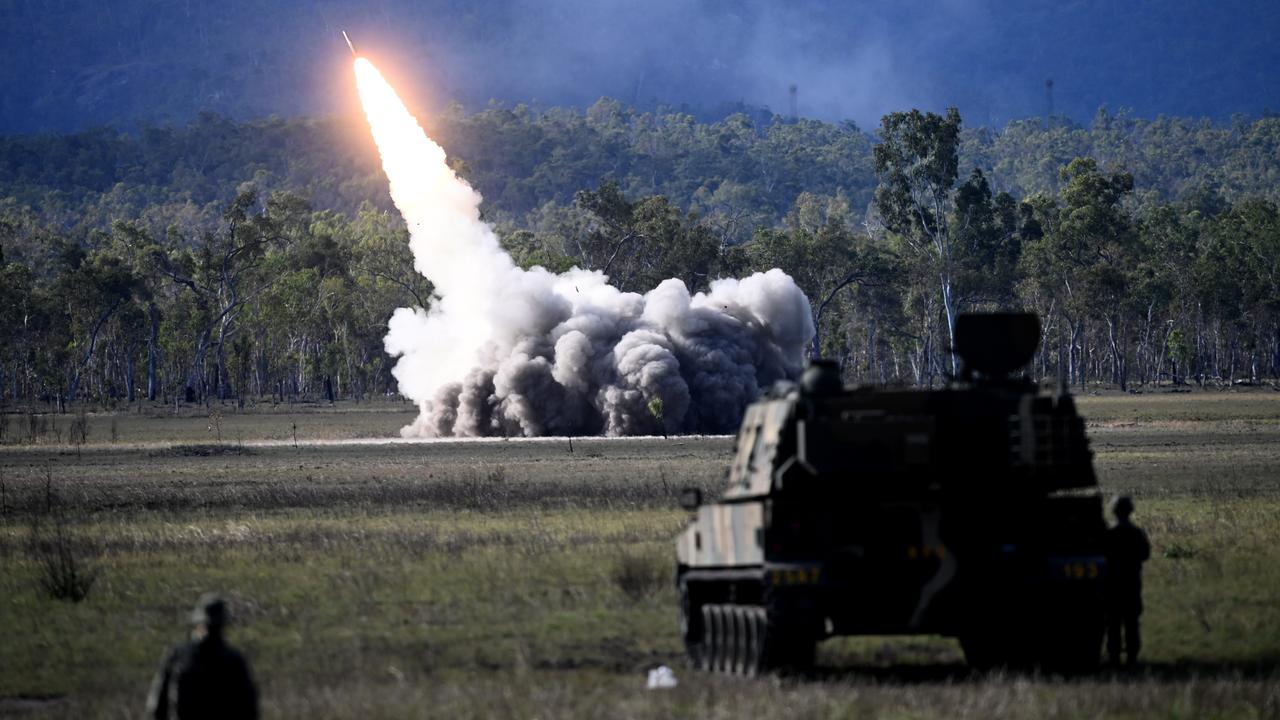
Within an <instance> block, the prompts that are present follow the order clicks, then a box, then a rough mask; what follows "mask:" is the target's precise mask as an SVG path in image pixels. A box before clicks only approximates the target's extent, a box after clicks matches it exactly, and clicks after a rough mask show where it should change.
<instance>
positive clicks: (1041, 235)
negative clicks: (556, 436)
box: [0, 99, 1280, 408]
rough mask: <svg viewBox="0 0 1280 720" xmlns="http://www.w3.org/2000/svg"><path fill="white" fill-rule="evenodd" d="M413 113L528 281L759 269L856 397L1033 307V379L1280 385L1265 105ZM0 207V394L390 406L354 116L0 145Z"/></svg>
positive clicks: (367, 160)
mask: <svg viewBox="0 0 1280 720" xmlns="http://www.w3.org/2000/svg"><path fill="white" fill-rule="evenodd" d="M424 124H425V125H426V128H427V130H428V132H429V133H430V134H431V135H432V136H433V137H435V138H437V139H438V140H439V141H440V142H441V144H442V145H443V146H444V147H445V148H446V150H447V151H448V152H449V153H450V157H451V162H452V163H453V165H454V167H455V169H456V170H457V171H458V172H459V174H460V175H462V176H463V177H465V178H467V179H468V180H469V181H470V182H471V183H472V184H473V185H475V186H476V187H477V188H478V189H479V190H480V191H481V192H482V193H483V195H484V197H485V204H484V206H483V212H484V214H485V217H486V219H487V220H489V221H490V222H491V223H493V224H494V225H495V227H496V228H498V230H499V234H500V236H501V237H502V239H503V242H504V244H505V245H506V247H507V248H508V250H509V251H510V252H511V254H512V255H513V257H514V258H515V259H516V260H517V261H518V262H520V263H521V264H523V265H525V266H531V265H535V264H537V265H543V266H546V267H549V268H552V269H563V268H568V267H570V266H573V265H577V266H580V267H586V268H591V269H602V270H605V271H606V272H607V273H608V274H609V275H610V277H611V278H613V281H614V283H615V284H616V285H618V286H619V287H620V288H622V289H624V290H628V291H635V292H644V291H645V290H647V289H649V288H651V287H653V286H654V285H655V284H656V283H657V282H658V281H660V280H662V279H665V278H668V277H679V278H681V279H683V280H684V281H685V282H686V283H687V284H688V285H689V286H690V287H691V288H692V289H695V290H696V289H702V288H705V287H706V286H707V284H708V282H709V281H710V280H712V279H714V278H716V277H722V276H731V275H733V276H736V275H741V274H744V273H749V272H752V271H755V270H763V269H768V268H772V267H781V268H782V269H784V270H786V271H787V272H788V273H790V274H792V275H793V276H794V277H795V278H796V280H797V281H798V282H799V283H800V285H801V287H802V288H803V289H804V290H805V292H806V293H807V294H808V296H809V298H810V300H811V301H812V303H813V312H814V316H815V319H816V320H817V321H818V323H817V325H818V328H819V335H818V338H817V339H816V340H815V348H814V352H815V353H816V354H821V355H825V356H830V357H835V358H838V359H839V360H840V361H841V364H842V367H843V369H844V373H845V376H846V379H847V380H848V381H850V382H859V383H877V384H889V383H908V384H921V385H937V384H939V383H941V382H944V381H945V380H946V378H947V377H948V376H949V375H950V374H952V373H954V371H955V367H954V365H953V364H952V359H951V357H950V355H949V353H948V350H947V348H948V347H949V346H950V342H951V338H950V332H951V328H952V326H953V321H954V317H955V315H956V314H958V313H960V312H964V311H966V310H981V309H997V308H1026V309H1030V310H1034V311H1036V312H1038V313H1039V314H1040V316H1041V318H1042V321H1043V330H1044V331H1043V338H1042V344H1041V351H1040V353H1039V354H1038V355H1037V358H1036V360H1035V364H1034V368H1033V372H1034V374H1035V375H1036V376H1037V377H1038V378H1041V379H1048V380H1053V379H1062V380H1064V381H1067V382H1070V383H1072V384H1075V385H1080V386H1087V385H1089V384H1091V383H1094V384H1097V383H1101V384H1107V385H1114V386H1116V387H1119V388H1124V389H1129V388H1133V387H1140V386H1149V385H1152V384H1157V383H1160V384H1183V383H1193V382H1194V383H1201V384H1213V385H1217V386H1226V385H1230V384H1235V383H1240V382H1248V383H1260V382H1269V381H1270V382H1273V381H1275V380H1276V378H1277V377H1278V376H1280V210H1278V203H1280V190H1278V188H1280V182H1278V181H1280V118H1277V117H1263V118H1258V119H1253V120H1248V119H1238V120H1236V121H1234V122H1232V123H1230V124H1227V125H1222V124H1215V123H1212V122H1209V121H1196V120H1186V119H1177V118H1160V119H1156V120H1141V119H1135V118H1131V117H1127V116H1125V115H1124V114H1118V115H1113V114H1109V113H1107V112H1106V111H1100V112H1099V113H1098V115H1097V117H1096V118H1095V119H1094V121H1093V122H1092V124H1090V125H1089V126H1081V125H1078V124H1073V123H1071V122H1069V121H1067V120H1065V119H1061V118H1055V119H1054V120H1052V121H1050V122H1045V121H1040V120H1026V121H1019V122H1014V123H1011V124H1009V125H1007V126H1006V127H1004V128H1002V129H986V128H978V129H969V128H964V127H962V124H961V119H960V116H959V114H958V113H956V112H954V111H950V112H948V113H946V114H944V115H936V114H932V113H921V112H918V111H911V112H902V113H892V114H890V115H887V116H885V117H884V118H883V120H882V122H881V125H880V127H879V128H877V130H876V131H875V132H874V133H868V132H865V131H863V130H862V129H859V128H858V127H856V126H854V125H853V124H851V123H844V124H830V123H823V122H818V121H812V120H792V119H786V118H782V117H779V116H776V115H775V116H768V115H765V114H763V113H758V112H757V113H739V114H733V115H730V116H728V117H726V118H725V119H723V120H720V121H716V122H700V121H698V120H697V119H696V118H694V117H692V116H689V115H686V114H681V113H674V112H659V113H649V112H640V111H636V110H634V109H631V108H629V107H627V106H625V105H623V104H621V103H619V102H616V101H613V100H608V99H604V100H601V101H599V102H597V103H595V104H594V105H592V106H591V107H590V108H588V109H587V110H586V111H585V112H578V111H573V110H570V109H552V110H545V111H540V112H535V111H534V110H531V109H530V108H527V107H524V106H516V107H514V108H504V107H498V106H494V107H491V108H489V109H487V110H485V111H483V112H479V113H472V114H468V113H465V112H463V111H462V110H461V109H459V108H456V107H455V108H451V109H450V110H449V111H448V112H445V113H443V114H441V115H439V116H436V117H430V118H427V119H426V121H425V123H424ZM0 193H3V196H2V197H3V199H0V402H3V403H4V404H6V405H10V406H13V405H18V406H22V407H34V406H35V405H37V404H45V405H46V406H48V405H52V406H56V407H59V408H62V407H65V406H66V404H67V403H68V402H84V401H88V402H94V403H101V404H104V405H115V404H120V403H126V402H134V401H138V400H142V399H147V400H154V401H163V402H167V403H174V402H178V403H181V402H207V401H210V400H212V399H215V398H221V399H224V400H236V401H238V402H241V403H244V402H258V401H261V400H266V399H276V400H286V399H329V400H332V399H337V398H354V399H364V398H370V397H375V396H376V397H381V396H386V395H389V394H393V393H394V392H395V382H394V379H393V378H392V377H391V375H390V372H389V369H390V366H391V364H392V362H393V361H392V359H391V358H389V357H388V356H386V355H385V354H384V353H383V350H382V336H383V334H384V333H385V323H386V320H387V318H388V317H389V316H390V314H391V311H392V310H393V309H394V308H396V307H399V306H414V305H416V306H428V305H429V304H430V303H431V302H432V295H431V292H432V291H431V287H430V285H429V284H428V283H427V282H426V280H425V279H424V278H422V276H420V275H418V274H417V273H415V272H414V270H413V267H412V259H411V257H410V255H409V251H408V248H407V242H406V240H407V233H406V231H405V229H404V227H403V224H402V222H401V221H400V218H399V216H398V215H397V214H396V213H395V212H394V210H393V209H392V208H391V207H390V203H389V200H388V199H387V197H386V185H385V179H384V178H383V176H382V175H381V171H380V169H379V167H378V165H377V160H376V154H375V152H374V150H373V148H372V144H371V142H370V141H369V139H368V133H367V130H366V128H364V127H362V126H361V125H359V124H357V123H353V122H348V121H341V120H263V121H254V122H247V123H237V122H233V121H230V120H227V119H224V118H220V117H216V116H212V115H203V116H201V117H200V118H199V119H198V120H197V121H195V122H193V123H192V124H190V125H188V126H186V127H182V128H144V129H142V130H141V131H139V132H136V133H131V134H126V133H119V132H115V131H109V130H94V131H88V132H83V133H78V134H71V135H27V136H10V137H3V138H0Z"/></svg>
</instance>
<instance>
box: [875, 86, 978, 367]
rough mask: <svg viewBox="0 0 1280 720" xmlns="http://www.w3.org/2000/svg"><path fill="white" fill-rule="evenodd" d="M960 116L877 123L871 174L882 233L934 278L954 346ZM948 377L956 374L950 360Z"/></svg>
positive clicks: (905, 116) (908, 115) (900, 116)
mask: <svg viewBox="0 0 1280 720" xmlns="http://www.w3.org/2000/svg"><path fill="white" fill-rule="evenodd" d="M959 149H960V112H959V111H958V110H956V109H955V108H949V109H948V110H947V112H946V114H945V115H938V114H936V113H922V112H920V111H919V110H911V111H908V112H895V113H889V114H888V115H885V116H884V117H883V118H882V119H881V121H880V143H879V144H878V145H876V146H875V169H876V174H877V176H878V177H879V180H880V184H879V186H878V187H877V188H876V195H875V206H876V209H877V211H878V212H879V216H880V221H881V222H882V223H883V224H884V227H885V229H887V230H889V231H890V232H892V233H895V234H896V235H897V236H899V237H900V238H901V239H902V240H903V242H904V243H905V244H906V246H907V248H909V249H910V251H911V252H912V253H914V254H915V255H916V256H917V257H918V258H919V259H921V260H922V261H923V262H924V263H925V264H926V265H927V268H928V271H929V272H930V273H931V274H932V275H933V277H934V281H935V282H936V287H937V288H938V291H939V295H940V297H941V300H942V309H943V313H944V314H945V318H946V325H947V339H948V340H949V341H950V344H951V345H952V346H954V345H955V324H956V313H957V311H958V308H957V306H956V297H955V295H954V290H955V288H954V281H955V275H956V271H957V262H958V249H957V246H956V242H955V234H954V232H953V228H952V226H951V222H950V215H951V211H952V208H953V207H954V205H955V199H954V197H953V192H952V191H953V188H954V186H955V183H956V178H957V177H958V175H959ZM950 364H951V372H952V374H958V373H959V367H958V363H957V360H956V357H955V355H954V354H953V353H952V354H951V363H950Z"/></svg>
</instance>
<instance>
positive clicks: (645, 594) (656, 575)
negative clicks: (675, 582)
mask: <svg viewBox="0 0 1280 720" xmlns="http://www.w3.org/2000/svg"><path fill="white" fill-rule="evenodd" d="M611 577H612V579H613V584H614V585H617V586H618V589H619V590H621V591H622V594H623V595H625V596H626V597H627V598H628V599H629V600H631V601H632V602H639V601H640V600H644V599H646V598H650V597H653V596H654V595H656V594H657V593H658V592H659V591H660V590H661V589H662V587H663V586H664V585H665V584H666V582H667V572H666V566H665V565H664V564H663V563H661V562H659V561H657V560H655V559H654V558H652V557H650V556H648V555H642V554H637V553H624V554H623V555H622V556H621V557H619V558H618V560H617V562H615V563H614V566H613V573H612V575H611Z"/></svg>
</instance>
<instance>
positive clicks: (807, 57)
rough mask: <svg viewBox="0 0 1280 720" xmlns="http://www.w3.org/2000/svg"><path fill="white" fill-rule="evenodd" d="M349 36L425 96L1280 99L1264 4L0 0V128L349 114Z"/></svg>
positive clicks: (1235, 0) (1079, 109) (1265, 104)
mask: <svg viewBox="0 0 1280 720" xmlns="http://www.w3.org/2000/svg"><path fill="white" fill-rule="evenodd" d="M340 29H347V30H348V31H350V33H351V34H352V36H353V38H354V39H355V41H356V43H357V45H358V46H359V47H361V49H362V50H363V51H365V52H368V53H369V54H370V55H372V56H374V57H375V58H376V59H377V60H379V61H380V64H382V65H384V66H386V67H387V68H388V72H389V74H391V75H392V76H394V77H395V78H396V80H397V81H398V82H400V83H402V84H404V85H406V86H407V87H406V88H405V89H406V91H407V92H408V93H409V94H410V95H411V96H412V97H414V98H415V99H417V101H418V102H419V103H420V104H421V105H422V106H424V107H425V109H428V110H431V109H438V108H439V107H442V106H443V105H444V104H445V103H446V102H448V101H449V100H460V101H462V102H464V104H466V105H468V106H471V107H476V106H478V105H482V104H483V103H484V102H486V101H487V100H488V99H490V98H496V99H498V100H500V101H503V102H508V103H512V102H521V101H535V102H538V103H540V104H542V105H559V104H575V105H586V104H589V103H591V102H593V101H594V100H595V99H597V98H599V97H600V96H601V95H610V96H613V97H617V98H619V99H621V100H624V101H627V102H634V103H637V104H639V105H641V106H643V107H652V106H653V105H654V104H656V103H662V104H668V105H672V106H676V107H680V106H681V105H688V106H689V107H690V108H691V109H698V110H704V111H713V110H714V109H715V108H717V107H719V106H721V105H723V104H725V103H733V102H739V101H741V102H744V103H747V104H750V105H763V106H768V107H770V108H771V109H773V110H774V111H777V112H782V113H786V112H789V105H790V103H789V97H788V88H789V87H790V86H791V85H792V84H794V85H796V86H798V108H799V111H800V114H801V115H806V116H813V117H820V118H824V119H829V120H840V119H853V120H855V121H857V122H858V123H859V124H860V125H861V126H863V127H868V128H869V127H873V126H874V125H875V124H876V123H877V122H878V118H879V117H880V116H881V115H882V114H884V113H886V112H889V111H892V110H900V109H905V108H910V107H922V108H928V109H941V108H943V107H945V106H947V105H950V104H954V105H957V106H959V107H960V109H961V112H962V113H963V114H964V116H965V119H966V122H967V123H968V124H971V125H973V124H988V123H992V124H1000V123H1003V122H1005V121H1007V120H1008V119H1011V118H1017V117H1026V116H1031V115H1043V114H1044V113H1045V112H1046V111H1047V110H1048V104H1049V98H1048V97H1047V95H1046V88H1045V80H1046V79H1049V78H1052V79H1053V80H1054V97H1053V102H1054V110H1055V111H1056V112H1058V113H1061V114H1066V115H1068V116H1070V117H1073V118H1074V119H1077V120H1081V121H1087V120H1088V119H1089V118H1090V117H1091V116H1092V115H1093V114H1094V112H1095V111H1096V110H1097V108H1098V106H1099V105H1101V104H1107V105H1109V106H1110V107H1111V108H1113V109H1115V108H1119V107H1130V108H1132V109H1133V110H1134V111H1135V112H1136V113H1137V114H1139V115H1144V116H1154V115H1157V114H1174V115H1196V116H1211V117H1215V118H1219V119H1223V118H1226V117H1229V116H1230V115H1231V114H1233V113H1240V112H1242V113H1250V114H1255V115H1256V114H1260V113H1261V112H1263V111H1264V110H1266V109H1268V108H1276V109H1280V72H1277V71H1276V68H1277V67H1280V43H1277V42H1276V38H1278V37H1280V2H1276V0H1265V1H1263V0H1225V1H1224V2H1212V3H1210V2H1190V1H1188V0H1137V1H1130V2H1123V3H1117V2H1111V1H1107V2H1101V1H1099V2H1092V1H1088V0H1057V1H1054V2H1050V1H1048V0H1024V1H1021V2H998V1H997V0H936V1H931V2H924V1H912V0H875V1H869V0H862V1H858V0H852V1H850V2H819V1H817V0H793V1H792V2H771V1H765V0H736V1H730V0H647V1H646V2H623V1H621V0H542V1H533V0H487V1H486V0H482V1H477V2H461V1H458V0H372V1H371V2H353V1H351V0H343V1H341V2H339V1H337V0H320V1H314V0H311V1H304V0H224V1H223V2H219V3H203V2H199V0H112V2H110V3H103V2H101V1H100V0H4V2H2V3H0V39H2V40H3V43H4V47H5V49H6V58H7V59H9V60H10V62H6V63H5V64H4V65H3V67H2V68H0V81H2V83H3V84H2V85H0V88H3V94H2V95H0V130H10V131H11V130H14V129H21V130H33V129H43V128H63V127H83V126H85V125H88V124H93V123H101V122H115V123H126V124H127V123H129V122H131V121H136V120H138V119H147V120H150V121H153V122H156V121H159V122H166V121H171V122H182V121H185V119H186V118H188V117H190V116H191V115H192V114H194V113H195V112H196V111H198V110H200V109H212V110H215V111H218V112H223V113H229V114H233V115H236V116H240V117H244V116H254V115H266V114H273V113H274V114H281V115H300V114H314V113H324V114H332V113H334V112H344V111H346V103H348V102H349V77H348V76H346V75H345V74H344V72H343V69H344V68H345V67H346V64H347V62H348V60H349V58H347V57H345V52H346V49H345V45H343V43H342V40H341V37H340V36H339V35H338V31H339V30H340Z"/></svg>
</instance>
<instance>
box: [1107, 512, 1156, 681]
mask: <svg viewBox="0 0 1280 720" xmlns="http://www.w3.org/2000/svg"><path fill="white" fill-rule="evenodd" d="M1111 512H1112V513H1113V514H1114V515H1115V516H1116V524H1115V525H1112V526H1111V529H1109V530H1107V656H1108V658H1109V659H1110V661H1111V664H1112V665H1119V664H1120V651H1121V649H1122V647H1123V650H1124V653H1125V657H1126V659H1127V660H1128V662H1129V664H1130V665H1132V664H1134V663H1136V662H1137V661H1138V651H1139V650H1140V649H1141V648H1142V636H1141V633H1140V631H1139V629H1138V617H1139V616H1140V615H1142V563H1144V562H1146V561H1147V559H1148V558H1150V557H1151V544H1150V543H1148V542H1147V534H1146V533H1144V532H1143V531H1142V528H1139V527H1138V526H1137V525H1134V524H1133V523H1132V522H1131V521H1130V520H1129V517H1130V516H1131V515H1133V500H1132V499H1130V498H1129V497H1127V496H1124V495H1121V496H1118V497H1117V498H1116V499H1115V500H1113V501H1112V502H1111ZM1122 631H1123V633H1124V638H1123V643H1122V642H1121V637H1120V635H1121V632H1122Z"/></svg>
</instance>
